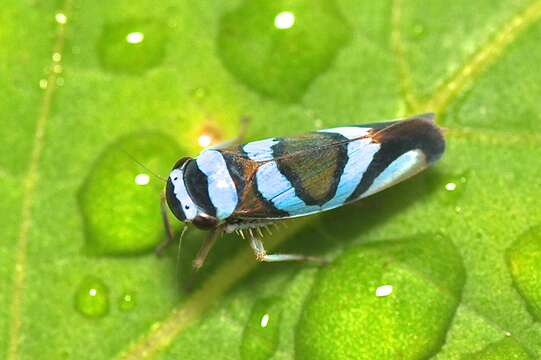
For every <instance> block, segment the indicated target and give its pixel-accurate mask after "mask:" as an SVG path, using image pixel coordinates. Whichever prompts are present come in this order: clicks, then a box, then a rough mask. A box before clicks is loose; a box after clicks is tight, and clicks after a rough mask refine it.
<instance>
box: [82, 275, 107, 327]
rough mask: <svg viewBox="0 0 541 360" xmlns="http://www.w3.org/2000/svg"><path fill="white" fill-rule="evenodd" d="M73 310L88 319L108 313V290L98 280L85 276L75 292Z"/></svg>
mask: <svg viewBox="0 0 541 360" xmlns="http://www.w3.org/2000/svg"><path fill="white" fill-rule="evenodd" d="M75 309H77V311H78V312H79V313H81V314H82V315H84V316H87V317H90V318H96V317H102V316H105V315H106V314H107V313H108V312H109V289H108V288H107V286H106V285H105V284H104V283H103V282H102V281H101V280H100V279H98V278H96V277H94V276H87V277H85V278H84V279H83V281H82V282H81V284H80V285H79V287H78V288H77V290H76V291H75Z"/></svg>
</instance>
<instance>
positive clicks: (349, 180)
mask: <svg viewBox="0 0 541 360" xmlns="http://www.w3.org/2000/svg"><path fill="white" fill-rule="evenodd" d="M380 147H381V146H380V144H378V143H373V142H372V140H371V139H370V138H365V139H359V140H354V141H352V142H350V143H349V144H348V161H347V163H346V166H345V167H344V171H343V172H342V176H341V177H340V181H339V182H338V186H337V188H336V193H335V195H334V197H333V198H332V199H330V200H329V201H327V202H326V203H325V204H323V206H322V207H323V208H324V209H331V208H333V207H337V206H340V205H342V204H344V202H345V201H346V199H347V198H349V196H350V195H351V194H353V192H354V191H355V189H356V188H357V185H359V183H360V182H361V180H362V178H363V175H364V173H365V172H366V169H368V166H369V165H370V163H371V162H372V160H373V159H374V155H375V154H376V153H377V152H378V151H379V149H380Z"/></svg>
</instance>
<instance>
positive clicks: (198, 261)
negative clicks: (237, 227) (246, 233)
mask: <svg viewBox="0 0 541 360" xmlns="http://www.w3.org/2000/svg"><path fill="white" fill-rule="evenodd" d="M222 232H223V228H222V227H218V228H216V229H214V230H212V231H211V232H210V233H209V235H208V236H207V238H206V239H205V240H204V241H203V245H201V248H200V249H199V251H198V252H197V256H196V257H195V259H194V261H193V262H192V267H193V269H194V271H197V270H199V269H200V268H201V266H203V263H204V262H205V259H206V258H207V255H208V253H209V251H210V249H212V246H213V245H214V243H215V242H216V239H217V238H218V236H220V235H221V234H222Z"/></svg>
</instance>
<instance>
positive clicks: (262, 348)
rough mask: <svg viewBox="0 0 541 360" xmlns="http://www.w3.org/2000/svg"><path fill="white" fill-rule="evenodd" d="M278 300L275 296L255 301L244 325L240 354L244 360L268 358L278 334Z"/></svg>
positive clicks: (271, 353)
mask: <svg viewBox="0 0 541 360" xmlns="http://www.w3.org/2000/svg"><path fill="white" fill-rule="evenodd" d="M280 318H281V309H280V302H279V301H278V299H277V298H275V297H269V298H263V299H259V300H257V301H256V303H255V304H254V306H253V307H252V311H251V313H250V317H249V318H248V322H247V323H246V325H245V327H244V332H243V335H242V342H241V345H240V354H241V357H242V359H245V360H248V359H249V360H264V359H269V358H270V357H271V356H272V355H273V354H274V352H275V351H276V348H277V347H278V340H279V335H280Z"/></svg>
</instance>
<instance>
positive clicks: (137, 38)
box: [126, 31, 145, 44]
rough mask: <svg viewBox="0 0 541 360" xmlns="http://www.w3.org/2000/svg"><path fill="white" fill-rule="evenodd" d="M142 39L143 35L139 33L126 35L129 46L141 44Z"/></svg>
mask: <svg viewBox="0 0 541 360" xmlns="http://www.w3.org/2000/svg"><path fill="white" fill-rule="evenodd" d="M144 39H145V34H143V33H141V32H139V31H136V32H132V33H129V34H128V35H126V41H127V42H129V43H130V44H139V43H141V42H143V40H144Z"/></svg>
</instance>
